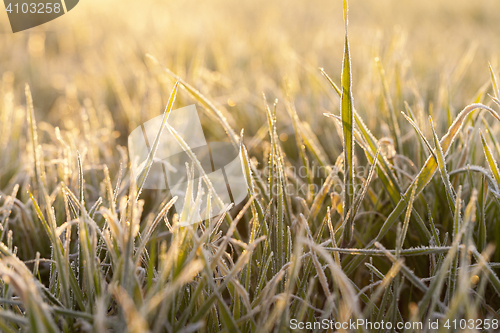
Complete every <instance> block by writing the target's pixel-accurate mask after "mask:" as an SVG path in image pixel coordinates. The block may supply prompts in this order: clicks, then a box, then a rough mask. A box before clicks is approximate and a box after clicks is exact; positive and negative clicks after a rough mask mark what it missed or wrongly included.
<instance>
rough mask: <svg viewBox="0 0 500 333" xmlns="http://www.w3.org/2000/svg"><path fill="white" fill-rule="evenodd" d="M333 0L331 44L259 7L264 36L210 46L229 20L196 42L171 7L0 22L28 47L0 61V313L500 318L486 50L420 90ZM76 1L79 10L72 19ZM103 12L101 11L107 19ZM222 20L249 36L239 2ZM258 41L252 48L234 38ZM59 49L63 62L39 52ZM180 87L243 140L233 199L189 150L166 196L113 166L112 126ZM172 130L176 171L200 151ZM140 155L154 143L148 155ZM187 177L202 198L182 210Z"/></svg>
mask: <svg viewBox="0 0 500 333" xmlns="http://www.w3.org/2000/svg"><path fill="white" fill-rule="evenodd" d="M190 5H193V3H191V2H186V6H187V7H189V6H190ZM259 5H262V6H264V5H265V4H264V3H260V2H259ZM343 5H344V7H343V8H344V11H343V15H344V19H343V22H344V24H343V25H342V26H341V27H340V28H338V27H336V29H337V30H335V31H336V34H334V36H335V37H332V38H339V37H338V36H342V38H341V39H339V41H340V42H339V43H337V47H340V46H342V47H343V48H342V49H343V56H342V59H341V58H340V57H339V59H337V60H338V61H337V62H335V64H333V63H330V62H329V60H327V59H325V58H322V57H323V56H317V58H313V60H308V56H307V55H305V54H298V53H296V52H295V51H292V50H293V47H292V46H291V44H287V42H286V41H284V40H283V41H281V42H282V44H280V43H281V42H280V38H279V33H278V32H277V31H280V30H279V28H278V27H279V25H277V23H276V22H274V21H273V23H272V24H271V23H270V25H269V27H274V28H276V31H275V32H276V41H275V42H276V44H275V45H274V46H272V47H271V46H269V44H267V43H266V42H265V40H266V38H267V36H268V35H267V33H268V30H260V28H256V32H255V35H254V36H253V38H255V40H252V41H247V43H248V44H245V43H244V42H242V44H238V43H236V44H234V45H239V46H235V49H234V50H233V51H228V53H229V55H228V54H226V53H225V52H222V51H221V49H224V42H225V41H226V39H225V38H229V37H227V36H226V35H229V34H228V32H227V30H224V29H222V30H221V28H220V27H216V28H214V31H217V32H219V33H221V32H225V33H226V35H223V36H219V37H216V36H208V37H207V36H204V35H203V36H204V38H206V41H205V44H204V45H202V47H199V48H193V47H192V45H191V44H190V43H192V40H190V39H189V36H190V34H192V35H191V38H193V39H194V40H196V38H201V37H200V36H202V34H200V32H199V31H191V30H189V29H188V28H187V27H185V28H184V30H185V31H184V32H183V35H182V36H183V38H184V37H185V40H184V41H183V40H182V38H181V37H178V38H179V39H175V37H172V39H170V40H161V41H159V38H160V36H157V35H156V34H155V33H152V37H151V36H147V37H148V38H146V37H145V38H144V40H141V39H140V38H139V37H138V38H137V39H135V40H134V39H133V37H130V39H128V38H127V37H124V36H123V35H121V34H120V35H117V36H119V37H120V40H122V41H128V42H130V41H131V40H133V42H131V44H134V43H136V44H137V45H132V46H130V45H128V44H127V45H120V43H117V44H113V42H112V41H109V43H108V42H105V41H103V40H102V38H104V37H102V35H100V34H99V33H96V31H93V30H92V28H89V27H83V28H82V27H80V28H74V30H72V32H71V33H68V34H65V35H61V36H59V37H55V36H54V35H52V34H50V33H47V34H46V33H45V32H44V31H42V30H34V32H33V33H31V34H29V35H26V36H28V37H27V38H25V37H23V36H21V37H16V38H17V39H16V38H14V37H13V39H12V45H14V46H13V47H11V49H10V50H11V52H16V48H19V49H22V48H23V47H27V49H28V53H29V57H30V58H29V59H28V60H27V62H26V63H27V64H28V65H29V66H28V67H27V68H21V66H20V65H19V64H16V61H15V59H11V63H9V64H8V65H5V66H4V65H0V74H1V75H2V82H1V89H0V101H1V103H0V293H1V295H0V331H2V332H20V331H21V332H59V331H61V332H110V331H111V332H198V331H199V332H231V333H232V332H270V331H276V332H286V331H290V330H293V329H294V327H293V325H291V321H292V320H296V322H306V321H307V322H321V321H322V320H333V321H335V322H349V320H351V321H356V320H359V319H364V320H369V321H371V322H380V321H381V320H384V321H385V322H391V323H393V325H396V323H397V322H415V323H418V322H422V323H423V329H420V328H419V326H418V325H415V326H410V327H411V328H409V329H407V330H405V332H420V331H435V329H434V328H431V327H429V326H428V324H427V323H429V322H434V321H436V320H438V321H439V323H440V324H439V325H440V326H439V329H440V330H441V331H444V332H446V331H448V329H447V328H446V326H445V325H446V323H448V325H453V323H454V321H455V322H458V323H459V324H458V325H460V323H461V320H465V321H466V323H470V320H474V321H473V322H474V326H473V327H472V328H470V327H469V331H471V332H472V331H481V330H482V329H484V330H486V331H488V330H489V331H497V330H498V329H500V328H499V327H500V326H498V325H500V324H499V321H500V310H499V309H500V279H499V277H498V272H499V268H500V249H498V248H497V247H496V245H498V244H500V170H499V165H498V160H499V159H500V143H499V142H498V141H499V139H498V138H499V133H500V117H499V115H498V110H500V100H499V98H500V91H499V83H498V79H497V73H498V72H497V70H498V69H497V68H496V64H495V59H492V64H490V65H488V63H487V62H483V63H481V65H480V66H479V68H483V72H481V73H479V72H475V71H474V70H471V69H470V68H471V67H472V66H473V64H474V63H475V62H473V61H472V60H473V54H474V52H475V50H476V49H477V48H478V46H472V47H470V48H469V49H468V51H467V52H466V54H465V55H464V56H463V57H462V58H461V59H460V60H459V61H457V66H456V67H455V68H454V70H453V71H451V74H450V75H445V74H442V75H443V78H441V79H438V80H437V83H436V82H435V81H432V80H431V82H430V83H429V82H424V84H427V83H428V84H429V86H428V87H426V88H425V89H423V90H428V92H427V93H423V92H421V91H420V90H419V88H418V84H417V82H419V81H418V80H417V79H416V78H415V77H416V76H419V75H420V74H418V73H417V74H413V73H412V71H411V70H410V66H409V63H410V60H409V58H405V57H406V56H405V51H404V48H403V47H401V44H403V40H404V38H403V37H402V35H399V34H396V36H395V37H394V39H393V40H392V43H388V44H381V45H382V46H383V48H387V50H386V51H382V50H380V47H374V49H373V50H372V51H373V52H371V53H373V54H371V55H375V56H374V57H369V58H365V60H366V59H374V60H367V61H372V63H370V64H369V65H367V66H364V67H363V66H360V67H359V68H357V69H356V66H359V65H356V61H355V60H357V59H358V58H356V59H355V58H354V57H352V58H351V55H352V52H351V50H352V49H353V48H356V46H358V47H360V46H359V43H352V39H351V35H350V29H352V26H353V23H350V24H349V25H348V22H347V16H348V11H347V1H344V4H343ZM124 6H126V5H124ZM159 6H160V5H159ZM162 6H163V5H162ZM162 6H160V7H159V8H163V9H165V8H167V9H169V10H170V11H172V10H174V9H179V8H177V7H176V6H179V5H178V4H170V5H168V6H170V7H162ZM164 6H167V5H164ZM270 6H271V5H270ZM457 6H458V5H457ZM461 6H464V9H463V10H464V12H467V11H468V9H467V8H468V7H467V8H466V6H467V5H465V4H461ZM82 7H83V5H82ZM104 8H106V7H104ZM273 8H274V7H273ZM100 10H102V9H100ZM100 10H96V11H95V12H93V14H92V15H96V16H97V17H94V18H93V19H94V20H96V21H98V18H99V17H101V16H104V17H106V16H105V14H104V13H103V12H101V11H100ZM117 10H125V9H117ZM196 10H197V9H196ZM196 10H195V9H193V11H196ZM248 10H249V13H251V12H253V11H255V9H253V7H252V8H248ZM309 10H310V8H309ZM336 10H337V11H339V12H341V8H340V7H338V8H336ZM436 10H437V9H436ZM75 11H76V10H75ZM212 11H213V12H212ZM270 12H272V11H270ZM206 14H207V15H209V14H210V15H214V17H216V18H217V17H218V15H220V14H218V13H217V11H216V10H215V9H213V8H212V9H207V12H206ZM80 15H81V17H75V20H76V22H79V23H80V24H83V23H82V22H84V21H85V20H87V19H89V16H86V15H89V14H88V11H84V9H82V11H81V14H80ZM108 15H109V14H108ZM137 15H138V16H139V17H141V18H143V21H145V22H148V23H149V24H151V25H152V26H155V25H157V26H156V27H157V28H158V29H159V30H161V31H163V30H162V29H165V26H163V25H162V24H163V23H159V22H162V21H155V20H149V21H148V20H147V17H148V16H147V15H149V14H147V13H146V14H144V13H142V12H141V10H140V9H138V13H137ZM141 15H145V16H144V17H143V16H141ZM234 15H235V16H236V17H238V15H239V14H238V12H237V11H236V12H235V13H234ZM269 15H271V14H269ZM290 15H292V16H293V15H295V16H294V17H297V20H298V21H299V22H302V20H304V22H306V21H307V20H306V19H303V18H302V16H299V14H297V13H295V12H292V13H291V14H290ZM304 15H305V14H304ZM351 15H352V16H355V15H356V12H353V13H351ZM464 15H465V14H464ZM182 19H183V18H182V17H180V18H178V20H175V18H174V19H173V20H174V22H176V23H179V24H180V22H181V21H182ZM271 19H272V17H271V18H267V19H264V18H262V21H261V23H262V24H264V22H267V21H266V20H271ZM340 19H341V18H340ZM120 22H121V21H117V22H115V23H114V24H116V25H117V26H110V27H111V28H112V29H113V31H116V32H117V34H118V32H121V31H122V30H121V28H123V26H121V25H120V24H124V23H123V22H121V23H120ZM141 22H142V21H141ZM354 22H356V21H354ZM61 24H62V23H61ZM165 24H167V23H165ZM232 24H233V26H234V32H235V34H237V35H239V36H247V35H245V34H244V33H243V32H242V31H244V30H245V27H246V26H247V24H248V23H246V22H244V20H242V22H240V23H239V24H237V23H236V22H235V21H233V22H232ZM275 24H276V25H275ZM146 25H147V24H146ZM311 25H312V27H311V31H314V32H317V33H318V36H321V33H320V32H321V31H322V30H321V29H320V28H318V27H316V26H314V23H311ZM471 25H472V23H471ZM367 26H368V23H367ZM167 27H168V24H167ZM354 27H355V26H354ZM134 29H135V30H134V31H133V32H131V33H130V34H131V35H133V36H146V35H145V32H146V30H147V29H146V27H142V26H138V27H135V28H134ZM143 29H144V30H143ZM192 29H193V30H196V29H197V28H196V24H195V23H193V26H192ZM226 29H227V28H226ZM240 29H241V30H240ZM316 29H318V30H316ZM476 29H478V30H477V31H480V30H479V29H480V28H479V27H476ZM269 31H273V30H272V29H271V28H269ZM169 36H170V35H169ZM193 36H194V37H193ZM297 36H299V37H298V38H301V37H300V36H301V35H300V33H298V35H297ZM318 38H319V37H318ZM429 38H430V37H429ZM478 38H479V37H478ZM261 39H262V40H261ZM151 40H153V41H151ZM249 40H250V38H249ZM355 40H357V41H358V42H359V39H355ZM160 42H161V43H167V44H168V43H173V44H175V45H176V46H175V47H174V46H170V48H169V47H166V46H158V45H157V43H160ZM182 43H186V44H185V45H184V44H182ZM292 44H293V43H292ZM23 45H24V46H23ZM26 45H27V46H26ZM95 45H98V48H100V49H99V50H97V48H95ZM183 45H184V46H183ZM231 45H233V44H231ZM234 45H233V46H234ZM256 45H257V46H262V49H261V50H260V51H261V52H262V55H261V56H262V57H263V59H265V60H266V61H264V64H262V63H261V64H259V61H258V60H255V59H254V60H255V61H253V60H252V57H251V52H252V51H251V50H253V48H254V46H256ZM264 46H266V47H264ZM273 47H275V48H280V50H282V52H283V53H284V54H286V56H285V57H284V58H285V60H286V61H285V60H283V59H281V60H283V61H280V60H279V59H274V57H276V54H274V53H272V51H270V50H272V49H273ZM298 47H299V48H300V47H301V46H300V45H299V46H298ZM82 48H83V49H85V50H90V51H88V52H87V51H84V50H83V49H82ZM86 48H88V49H86ZM147 49H149V50H147ZM193 49H194V50H195V51H193ZM171 50H175V51H171ZM94 51H95V52H96V53H95V54H94V53H92V52H94ZM6 52H8V51H6V50H5V49H2V50H0V53H2V54H3V53H6ZM148 52H149V53H148ZM249 55H250V56H249ZM358 55H359V54H358ZM3 56H4V57H5V55H3ZM22 56H24V55H22ZM265 56H268V58H264V57H265ZM360 58H361V57H360ZM259 59H260V58H259ZM270 59H271V60H270ZM37 61H38V62H37ZM323 61H324V62H325V64H322V63H321V62H323ZM428 61H430V60H428ZM39 62H43V63H45V64H46V65H47V69H49V70H51V71H53V72H51V73H52V74H47V73H46V72H44V71H43V70H41V68H40V67H39V65H38V63H39ZM417 63H419V66H428V67H427V68H433V66H435V64H432V63H429V64H425V62H423V63H424V65H422V61H421V60H419V61H417ZM76 64H78V65H79V66H81V67H80V72H79V73H80V74H78V75H77V76H76V77H75V78H74V79H72V78H71V77H69V74H68V75H64V74H63V73H64V72H58V71H59V68H63V69H64V67H68V68H66V70H67V71H74V70H75V69H74V66H76ZM316 65H318V66H316ZM58 66H59V67H58ZM319 66H324V68H319V69H316V67H319ZM368 68H369V69H368ZM474 68H475V67H474ZM363 70H366V72H364V71H363ZM471 71H472V72H474V73H472V74H471ZM415 72H418V69H417V70H415ZM331 73H338V75H334V74H331ZM357 75H358V76H357ZM469 78H470V81H472V82H479V84H478V86H475V87H472V85H471V84H470V82H468V81H467V79H469ZM49 79H50V80H49ZM46 80H48V81H46ZM49 81H50V82H51V87H52V88H51V87H49V86H48V85H47V86H45V85H44V84H42V83H43V82H49ZM423 81H425V80H423ZM25 82H29V84H26V85H24V83H25ZM357 82H361V83H360V86H362V88H360V89H358V88H356V84H357ZM250 89H252V90H251V91H250ZM261 92H263V93H264V94H263V95H264V97H263V98H262V97H260V96H259V95H260V93H261ZM214 96H215V97H214ZM217 96H218V97H217ZM270 100H273V102H271V103H270V102H269V101H270ZM193 103H196V104H197V105H198V106H199V110H203V112H202V113H200V117H201V119H202V123H203V126H204V131H205V135H206V136H207V137H208V138H216V139H224V140H227V141H229V142H230V143H231V144H233V146H234V147H235V148H236V149H238V150H239V152H240V158H241V161H242V165H241V166H242V170H243V173H244V175H245V178H246V181H247V185H248V197H247V200H245V202H243V203H242V204H240V205H237V206H234V205H229V204H228V203H223V202H221V200H219V197H218V195H217V193H212V191H209V193H203V194H200V191H196V188H198V186H201V185H200V184H201V182H207V178H206V177H205V175H204V173H203V172H202V170H199V171H200V173H201V174H202V177H201V178H200V179H194V178H193V177H192V176H191V177H190V178H189V186H188V188H187V190H186V198H187V199H188V200H185V204H184V207H183V209H182V210H179V211H176V210H175V208H174V203H175V202H176V200H177V199H178V198H177V197H175V196H174V197H172V196H171V194H170V193H169V192H168V191H153V190H148V189H144V188H143V187H144V186H143V185H144V182H145V178H144V176H145V174H141V176H140V177H138V178H134V176H133V174H132V173H131V171H130V160H129V158H130V157H129V156H128V152H127V147H126V144H127V141H126V138H127V135H128V134H129V133H130V131H131V130H133V129H134V128H136V127H137V126H139V125H140V124H142V123H143V122H145V121H146V120H148V119H150V118H152V117H153V116H157V115H159V114H160V111H159V110H162V109H163V108H164V105H167V107H166V110H165V111H164V112H165V115H166V114H168V113H169V112H170V111H171V110H172V109H175V108H177V107H182V106H185V105H188V104H193ZM155 144H156V142H155ZM185 149H186V151H188V152H189V153H190V154H191V156H192V160H191V162H192V163H191V164H190V165H188V166H187V167H188V169H189V172H188V174H190V175H192V174H193V170H194V168H198V167H199V162H198V161H197V160H196V156H195V155H194V154H192V152H191V151H190V149H189V147H185ZM153 159H154V149H153V150H152V153H151V154H150V155H149V160H148V164H147V167H149V166H150V165H151V163H152V161H153ZM201 195H205V196H208V198H209V199H208V202H209V203H210V206H211V207H210V209H211V211H214V212H219V213H218V214H216V217H213V218H207V219H205V220H204V221H202V222H199V223H194V224H192V223H190V222H191V221H193V220H194V219H195V218H196V216H197V214H198V213H199V212H198V207H199V203H200V201H201V200H202V198H201ZM477 320H481V323H485V320H487V321H489V323H490V324H489V328H488V327H486V326H485V325H483V324H481V326H477V325H478V323H479V322H478V321H477ZM494 323H497V324H496V325H497V326H495V324H494ZM451 327H452V328H453V326H451ZM456 327H457V329H456V330H457V331H458V330H460V329H463V326H456ZM311 330H312V329H311ZM322 330H323V329H322V328H321V327H320V328H318V327H316V328H315V331H318V332H319V331H322ZM299 331H300V330H299ZM303 331H310V330H308V329H306V328H305V329H303ZM332 331H333V330H332ZM346 331H350V329H347V330H346ZM359 331H361V332H378V331H379V330H378V329H374V328H370V327H364V326H363V327H359ZM389 331H391V330H390V329H389ZM397 331H402V330H397Z"/></svg>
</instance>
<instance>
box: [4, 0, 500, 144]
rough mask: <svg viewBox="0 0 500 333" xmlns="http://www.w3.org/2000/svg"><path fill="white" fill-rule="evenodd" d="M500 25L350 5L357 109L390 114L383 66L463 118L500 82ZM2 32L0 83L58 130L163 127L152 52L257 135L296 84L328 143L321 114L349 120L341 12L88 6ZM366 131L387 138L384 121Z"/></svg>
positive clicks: (306, 114) (360, 0)
mask: <svg viewBox="0 0 500 333" xmlns="http://www.w3.org/2000/svg"><path fill="white" fill-rule="evenodd" d="M499 12H500V2H498V1H496V0H476V1H466V0H433V1H431V0H422V1H397V0H380V1H368V0H355V1H351V4H350V26H349V33H350V40H351V52H352V62H353V75H354V76H353V79H354V86H353V89H354V93H355V95H354V98H355V105H356V107H357V108H358V109H359V110H360V112H361V113H368V114H370V113H373V112H377V109H378V108H379V106H380V105H379V104H380V101H379V100H378V99H379V97H378V96H379V91H380V89H381V84H380V79H379V76H378V73H377V71H376V65H375V61H374V58H375V57H380V59H381V61H382V64H383V66H384V67H385V68H386V71H387V73H386V74H387V77H388V81H389V82H390V83H391V86H390V88H391V90H392V91H393V92H394V93H395V94H396V90H398V89H399V90H401V91H400V92H399V93H398V94H399V95H397V96H396V97H397V98H400V99H406V100H408V101H409V102H411V101H413V100H415V99H416V98H417V97H416V96H420V97H419V98H421V99H419V103H421V105H420V107H421V108H425V109H427V108H428V107H429V103H433V108H434V111H436V113H437V111H439V110H440V108H441V107H442V106H443V105H444V104H445V103H446V101H448V100H450V101H451V104H452V107H454V108H457V109H461V108H462V107H463V106H464V104H465V103H469V102H470V101H471V100H473V99H474V98H475V97H476V95H477V91H478V90H479V89H480V88H481V87H482V86H483V84H485V83H486V82H487V81H488V80H489V70H488V61H490V62H491V63H492V64H493V65H494V66H495V65H496V64H497V63H498V59H497V58H498V54H499V52H498V50H499V46H500V41H499V39H500V25H499V24H498V13H499ZM0 32H1V34H0V75H3V80H4V81H7V82H10V81H12V84H13V87H15V88H14V92H15V98H16V99H18V100H19V102H21V101H23V100H24V96H23V95H24V93H23V90H24V84H25V83H29V84H30V86H31V88H32V91H33V96H34V104H35V109H36V114H37V117H38V119H39V120H41V121H46V122H48V123H50V124H53V125H58V126H62V127H68V128H71V127H74V126H76V125H77V124H78V120H77V119H78V118H75V117H67V115H68V113H71V112H78V110H79V108H80V106H82V105H84V104H85V102H87V103H91V104H92V105H93V107H94V108H95V109H96V111H95V112H96V113H97V114H98V115H99V117H102V119H104V118H106V117H111V118H112V120H113V121H114V122H115V124H116V126H117V130H119V132H120V133H115V135H116V136H118V134H120V137H122V138H125V137H126V135H127V132H128V131H129V130H131V129H133V128H135V127H136V126H137V125H138V124H139V123H142V122H143V121H145V120H147V119H150V118H152V117H153V116H156V115H158V114H160V113H161V112H162V110H163V108H164V105H165V103H166V100H167V99H168V96H169V91H170V88H171V86H172V81H171V80H170V79H168V78H167V77H166V76H165V75H164V74H162V72H161V70H159V68H158V66H155V65H152V64H151V63H150V62H148V61H146V60H145V59H146V58H145V55H146V53H150V54H152V55H153V56H155V57H156V58H157V59H158V60H159V61H160V62H161V63H162V64H164V65H165V66H166V67H168V68H170V69H171V70H172V71H173V72H174V73H176V74H177V75H179V76H180V77H182V78H183V79H185V80H186V81H187V82H188V83H190V84H192V85H193V86H195V87H196V88H198V89H199V90H200V91H201V92H202V93H205V94H206V95H207V96H208V97H210V98H212V99H213V101H214V102H215V103H217V104H218V106H219V107H221V108H222V109H224V112H225V113H226V114H227V115H228V117H229V118H230V121H231V123H232V125H233V126H234V127H235V128H236V129H240V128H242V127H243V125H245V130H246V131H247V133H248V134H250V135H251V134H254V133H255V132H256V131H257V130H258V128H260V126H261V125H263V124H264V123H265V113H264V111H263V110H264V109H263V102H262V97H261V94H262V92H265V93H266V95H267V98H268V100H270V101H273V100H274V99H275V98H278V99H280V100H283V98H284V90H283V87H284V86H285V82H287V84H288V85H289V93H290V94H291V96H293V100H294V102H295V103H296V107H297V111H298V113H299V116H301V117H303V119H305V120H307V122H309V123H310V125H311V127H312V128H313V129H316V128H317V130H318V131H321V126H318V124H321V123H322V122H323V120H324V118H323V116H322V113H323V112H324V110H323V109H326V110H328V111H329V112H338V110H337V109H338V107H337V101H336V100H334V101H333V102H332V98H331V97H332V96H333V97H335V98H336V96H334V94H332V91H331V90H330V89H329V88H328V89H327V90H326V91H325V90H324V89H323V88H324V87H325V86H324V83H325V82H318V79H319V80H320V81H322V80H324V79H323V78H322V77H321V76H320V75H318V74H319V71H318V67H324V68H325V71H326V72H327V73H328V74H329V75H330V76H331V77H332V78H333V79H334V80H335V81H336V82H339V79H340V70H341V64H342V55H343V39H344V32H343V22H342V1H340V0H339V1H318V0H312V1H307V2H306V1H296V0H287V1H280V0H278V1H262V0H256V1H251V2H250V1H249V2H241V1H228V0H213V1H193V0H187V1H141V2H138V1H128V0H121V1H94V0H85V1H81V2H80V3H79V4H78V6H77V7H76V8H75V9H74V10H72V11H71V12H69V13H68V14H66V15H64V16H63V17H60V18H58V19H56V20H54V21H51V22H48V23H46V24H44V25H42V26H39V27H35V28H33V29H30V30H27V31H24V32H19V33H16V34H12V33H11V30H10V26H9V23H8V19H7V15H6V12H5V11H3V10H2V11H1V12H0ZM285 77H286V78H287V79H286V80H285V79H284V78H285ZM443 90H446V91H443ZM329 94H330V96H328V95H329ZM397 98H396V100H395V101H394V102H395V103H396V105H397V107H398V109H401V108H402V101H401V100H398V99H397ZM186 99H188V97H187V95H186ZM179 102H180V104H181V103H182V104H185V103H190V102H192V100H191V101H189V100H182V99H181V100H180V101H179ZM67 103H70V104H71V107H67ZM180 104H179V105H180ZM279 109H280V108H279ZM283 109H284V108H283ZM397 111H399V110H397ZM278 112H280V110H278ZM367 121H369V122H375V123H371V124H369V127H371V128H377V126H376V122H377V118H375V117H374V118H370V119H368V120H367ZM76 127H78V126H76ZM380 130H384V128H381V129H380ZM121 142H122V143H123V144H124V143H125V141H121Z"/></svg>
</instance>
